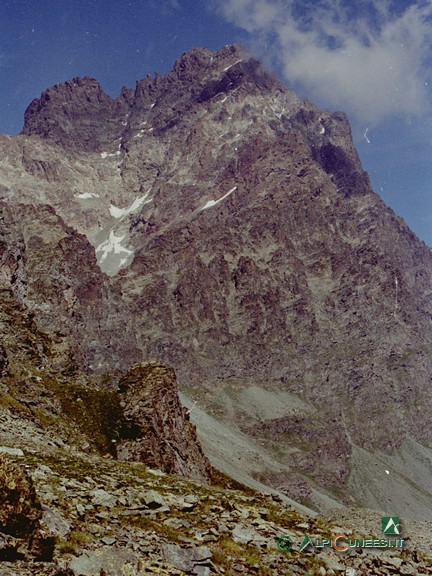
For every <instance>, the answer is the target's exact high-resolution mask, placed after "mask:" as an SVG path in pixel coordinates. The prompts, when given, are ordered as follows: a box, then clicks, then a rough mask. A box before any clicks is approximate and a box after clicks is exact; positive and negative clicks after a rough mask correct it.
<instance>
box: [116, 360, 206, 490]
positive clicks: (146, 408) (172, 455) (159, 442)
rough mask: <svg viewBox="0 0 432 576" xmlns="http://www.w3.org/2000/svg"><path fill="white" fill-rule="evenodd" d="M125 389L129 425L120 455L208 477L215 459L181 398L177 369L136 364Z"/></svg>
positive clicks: (122, 390) (123, 402)
mask: <svg viewBox="0 0 432 576" xmlns="http://www.w3.org/2000/svg"><path fill="white" fill-rule="evenodd" d="M119 392H120V395H121V406H122V408H123V414H124V418H125V425H124V427H123V430H122V432H121V436H122V438H121V440H120V441H119V442H118V445H117V456H118V458H119V459H120V460H130V461H141V462H145V463H146V464H147V465H148V466H151V467H154V468H160V469H161V470H163V471H164V472H167V473H170V474H178V475H179V476H187V477H192V478H196V479H199V480H202V481H204V482H207V481H208V480H209V478H210V463H209V461H208V459H207V458H206V456H205V455H204V453H203V451H202V448H201V446H200V444H199V442H198V440H197V437H196V429H195V426H194V425H193V424H192V423H191V422H190V420H189V414H188V411H187V410H186V408H184V407H183V406H182V405H181V403H180V399H179V395H178V386H177V379H176V376H175V372H174V370H173V369H172V368H169V367H167V366H164V365H162V364H157V363H152V362H148V363H142V364H136V365H134V366H133V367H132V369H131V370H129V372H127V373H126V375H125V376H123V377H122V378H121V380H120V384H119Z"/></svg>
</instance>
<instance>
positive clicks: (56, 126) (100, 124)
mask: <svg viewBox="0 0 432 576" xmlns="http://www.w3.org/2000/svg"><path fill="white" fill-rule="evenodd" d="M122 100H123V99H122ZM117 114H118V109H117V108H116V106H115V102H114V100H113V99H112V98H111V97H110V96H108V95H107V94H106V93H105V92H104V91H103V89H102V87H101V85H100V84H99V82H97V80H95V79H94V78H92V77H89V76H86V77H84V78H74V79H73V80H68V81H66V82H64V83H61V84H56V85H55V86H53V87H52V88H48V90H45V91H44V92H43V93H42V94H41V96H40V97H39V98H36V99H35V100H33V101H32V102H31V104H30V105H29V107H28V108H27V110H26V111H25V114H24V128H23V130H22V134H24V135H26V136H31V135H37V136H40V137H41V138H44V139H46V140H49V141H52V142H54V143H56V144H59V145H61V146H63V147H65V148H72V149H79V150H86V151H98V150H100V149H103V147H104V146H106V145H107V143H110V142H111V141H112V140H113V139H115V138H116V137H117V135H118V129H119V122H118V120H117V119H116V115H117Z"/></svg>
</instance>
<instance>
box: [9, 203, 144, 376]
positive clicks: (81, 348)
mask: <svg viewBox="0 0 432 576" xmlns="http://www.w3.org/2000/svg"><path fill="white" fill-rule="evenodd" d="M0 217H1V227H0V259H1V262H2V266H1V272H0V280H1V287H2V289H3V290H5V291H6V293H7V291H12V293H13V295H14V298H15V300H16V301H17V302H19V303H21V304H22V305H24V306H25V307H26V308H27V309H28V310H29V311H31V313H32V314H33V317H34V318H36V320H35V321H36V324H37V327H38V329H39V330H41V331H42V332H46V333H49V334H50V335H51V336H52V337H54V340H55V341H57V343H58V346H57V349H58V351H59V352H60V349H61V348H63V352H64V353H63V359H62V356H61V355H60V354H59V356H58V361H59V362H60V363H61V364H63V369H67V366H68V365H71V362H72V363H74V364H75V365H80V366H82V367H83V368H85V367H87V368H92V367H93V368H96V367H99V368H101V367H102V366H105V359H107V358H109V359H110V358H111V352H110V349H111V343H110V341H111V331H116V330H118V331H119V332H121V333H123V335H124V340H123V342H124V343H123V345H121V344H120V342H118V343H117V344H116V346H120V347H122V348H123V353H124V356H125V357H129V359H130V361H134V360H136V359H138V358H139V355H138V352H137V351H136V349H134V342H133V340H134V338H133V335H132V334H131V332H130V329H128V327H127V321H126V319H125V317H124V314H123V313H122V311H121V304H120V308H119V303H118V298H116V295H115V293H110V295H109V296H108V287H107V285H106V283H105V281H104V275H103V274H101V272H100V269H99V268H98V266H97V264H96V259H95V255H94V250H93V248H92V246H91V245H90V243H89V242H88V240H87V239H86V238H85V237H84V236H82V235H80V234H78V233H77V232H76V231H75V230H74V229H73V228H71V227H69V226H66V225H65V224H64V222H63V221H62V219H61V218H59V216H57V215H56V213H55V212H54V210H53V209H52V208H51V207H49V206H29V205H18V204H15V205H14V206H13V208H11V207H10V206H8V205H6V204H5V203H3V202H0ZM110 309H111V310H112V311H113V314H111V313H110ZM128 335H129V337H130V338H131V339H129V337H128ZM96 342H98V344H97V345H96V346H95V343H96ZM102 342H103V344H102V347H100V344H101V343H102ZM101 349H104V350H105V352H104V355H103V356H100V355H99V353H98V350H101ZM118 351H119V352H120V348H118ZM115 367H116V366H115V365H113V364H112V363H110V368H111V369H112V368H115Z"/></svg>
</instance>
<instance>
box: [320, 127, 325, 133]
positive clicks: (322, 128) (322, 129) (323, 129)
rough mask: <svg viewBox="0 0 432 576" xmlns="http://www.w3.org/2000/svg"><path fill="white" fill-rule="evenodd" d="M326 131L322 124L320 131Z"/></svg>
mask: <svg viewBox="0 0 432 576" xmlns="http://www.w3.org/2000/svg"><path fill="white" fill-rule="evenodd" d="M324 132H325V128H324V126H321V128H320V131H319V133H320V134H324Z"/></svg>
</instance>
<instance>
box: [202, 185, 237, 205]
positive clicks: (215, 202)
mask: <svg viewBox="0 0 432 576" xmlns="http://www.w3.org/2000/svg"><path fill="white" fill-rule="evenodd" d="M236 189H237V186H234V188H231V190H228V192H227V193H226V194H224V195H223V196H221V197H220V198H218V199H217V200H208V201H207V202H206V203H205V204H204V206H203V207H202V208H200V210H207V208H212V206H216V204H219V202H222V200H224V199H225V198H227V197H228V196H229V195H230V194H232V193H233V192H234V190H236Z"/></svg>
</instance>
